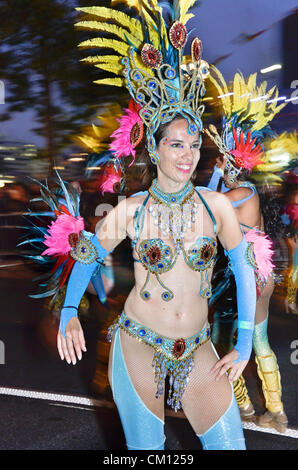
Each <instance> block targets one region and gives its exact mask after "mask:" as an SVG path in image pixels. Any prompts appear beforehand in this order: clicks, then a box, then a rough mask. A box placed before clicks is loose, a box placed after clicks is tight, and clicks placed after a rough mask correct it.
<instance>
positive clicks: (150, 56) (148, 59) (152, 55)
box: [141, 44, 161, 69]
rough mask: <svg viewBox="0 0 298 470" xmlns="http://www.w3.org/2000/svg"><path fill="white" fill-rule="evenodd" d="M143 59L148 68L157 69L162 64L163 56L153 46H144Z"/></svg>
mask: <svg viewBox="0 0 298 470" xmlns="http://www.w3.org/2000/svg"><path fill="white" fill-rule="evenodd" d="M141 57H142V60H143V62H144V64H145V65H146V66H147V67H151V68H152V69H156V68H158V67H159V66H160V64H161V54H160V52H159V51H158V50H157V49H155V47H153V46H152V45H151V44H144V46H143V47H142V51H141Z"/></svg>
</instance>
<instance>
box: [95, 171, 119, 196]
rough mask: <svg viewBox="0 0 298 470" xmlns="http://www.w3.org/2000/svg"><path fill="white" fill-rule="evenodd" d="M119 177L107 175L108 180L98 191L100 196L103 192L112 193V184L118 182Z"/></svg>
mask: <svg viewBox="0 0 298 470" xmlns="http://www.w3.org/2000/svg"><path fill="white" fill-rule="evenodd" d="M120 179H121V178H120V176H118V175H109V176H108V178H107V179H106V180H105V181H104V182H103V183H102V184H101V185H100V191H101V193H102V195H103V194H104V193H105V192H108V193H114V184H115V183H119V182H120Z"/></svg>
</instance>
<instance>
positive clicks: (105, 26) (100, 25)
mask: <svg viewBox="0 0 298 470" xmlns="http://www.w3.org/2000/svg"><path fill="white" fill-rule="evenodd" d="M75 26H76V27H78V28H84V29H90V30H95V31H104V32H105V33H111V34H114V35H115V36H118V37H119V38H120V39H122V40H123V41H126V38H127V39H128V40H129V41H130V42H131V43H132V44H133V45H134V46H135V47H136V48H137V49H138V48H139V47H140V45H141V44H142V40H143V35H142V36H141V37H136V36H135V35H132V34H130V33H129V32H128V31H127V30H126V29H124V28H121V27H119V26H117V25H115V24H109V23H105V22H102V21H80V22H79V23H76V24H75Z"/></svg>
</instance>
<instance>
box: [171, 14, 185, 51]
mask: <svg viewBox="0 0 298 470" xmlns="http://www.w3.org/2000/svg"><path fill="white" fill-rule="evenodd" d="M169 36H170V41H171V43H172V44H173V46H174V47H175V49H182V47H183V46H184V45H185V43H186V39H187V29H186V27H185V26H184V24H183V23H180V22H179V21H175V23H173V25H172V26H171V28H170V31H169Z"/></svg>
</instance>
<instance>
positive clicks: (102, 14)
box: [76, 7, 143, 37]
mask: <svg viewBox="0 0 298 470" xmlns="http://www.w3.org/2000/svg"><path fill="white" fill-rule="evenodd" d="M76 10H77V11H81V12H82V13H87V14H88V15H91V16H97V17H99V18H101V19H102V18H104V19H108V20H110V21H111V20H113V21H115V22H116V23H118V24H120V25H121V26H122V27H125V28H127V29H128V30H129V31H130V32H131V33H133V34H135V36H137V37H142V34H143V33H142V25H141V23H140V21H139V20H136V19H135V18H132V17H130V16H129V15H127V14H126V13H123V12H122V11H119V10H113V9H112V8H106V7H80V8H76Z"/></svg>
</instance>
